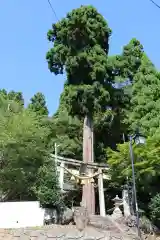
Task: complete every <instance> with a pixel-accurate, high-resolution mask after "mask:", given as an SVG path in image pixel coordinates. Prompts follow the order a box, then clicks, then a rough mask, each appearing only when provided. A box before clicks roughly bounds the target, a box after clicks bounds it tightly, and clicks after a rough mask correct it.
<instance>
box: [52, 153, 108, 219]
mask: <svg viewBox="0 0 160 240" xmlns="http://www.w3.org/2000/svg"><path fill="white" fill-rule="evenodd" d="M52 156H53V157H54V158H55V160H56V162H57V165H58V163H60V166H57V169H58V172H59V185H60V188H61V191H63V186H64V173H65V172H66V173H69V174H70V175H71V179H72V180H78V181H81V184H82V185H83V190H82V201H83V199H84V197H85V198H87V197H88V195H87V196H84V194H85V192H83V191H84V186H85V185H89V184H93V187H94V178H98V191H99V208H100V215H101V216H105V215H106V213H105V200H104V189H103V179H110V177H109V175H108V174H106V173H105V172H107V171H108V170H109V168H108V165H107V164H98V163H87V169H88V170H89V171H88V174H87V175H85V176H82V175H80V174H79V170H75V168H74V169H68V168H67V167H65V165H68V164H69V165H73V166H74V167H75V166H77V167H79V168H80V166H81V165H82V164H83V162H82V161H79V160H75V159H69V158H64V157H60V156H57V155H52ZM91 171H92V173H91ZM93 171H95V172H94V173H93ZM89 200H90V199H89ZM90 201H91V200H90ZM83 204H84V203H83V202H82V205H83ZM86 208H87V206H86ZM87 210H88V208H87Z"/></svg>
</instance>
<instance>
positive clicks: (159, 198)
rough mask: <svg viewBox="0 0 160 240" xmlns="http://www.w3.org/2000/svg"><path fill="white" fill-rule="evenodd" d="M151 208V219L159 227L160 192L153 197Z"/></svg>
mask: <svg viewBox="0 0 160 240" xmlns="http://www.w3.org/2000/svg"><path fill="white" fill-rule="evenodd" d="M149 209H150V214H151V219H152V220H153V222H154V223H155V224H156V225H157V226H158V227H160V194H159V193H158V194H157V195H156V196H154V197H153V198H151V202H150V204H149Z"/></svg>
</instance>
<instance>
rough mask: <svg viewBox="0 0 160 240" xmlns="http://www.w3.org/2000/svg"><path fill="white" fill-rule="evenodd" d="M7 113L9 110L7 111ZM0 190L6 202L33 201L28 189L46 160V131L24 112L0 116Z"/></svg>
mask: <svg viewBox="0 0 160 240" xmlns="http://www.w3.org/2000/svg"><path fill="white" fill-rule="evenodd" d="M8 111H9V110H8ZM0 132H1V134H0V153H1V161H0V189H1V191H2V192H3V194H4V195H6V196H7V199H10V200H11V199H14V200H16V199H26V198H29V197H30V198H32V197H34V196H33V193H32V191H31V186H32V184H33V182H34V181H35V180H36V173H37V171H38V168H39V167H40V166H42V165H43V164H44V162H45V159H46V157H47V156H48V154H49V153H48V149H47V147H46V144H45V139H46V138H47V134H48V130H47V128H45V127H42V126H41V124H40V122H39V121H38V119H37V118H36V116H35V114H33V113H31V112H29V111H27V110H23V111H21V112H19V113H13V112H10V111H9V114H5V115H2V114H0Z"/></svg>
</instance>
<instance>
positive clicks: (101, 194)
mask: <svg viewBox="0 0 160 240" xmlns="http://www.w3.org/2000/svg"><path fill="white" fill-rule="evenodd" d="M98 171H99V176H98V191H99V209H100V215H101V216H102V217H105V216H106V210H105V201H104V190H103V173H102V169H101V168H99V169H98Z"/></svg>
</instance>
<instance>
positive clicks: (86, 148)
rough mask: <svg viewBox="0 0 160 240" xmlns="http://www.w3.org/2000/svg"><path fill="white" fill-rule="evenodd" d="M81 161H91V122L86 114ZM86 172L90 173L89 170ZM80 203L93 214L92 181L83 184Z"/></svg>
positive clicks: (93, 190)
mask: <svg viewBox="0 0 160 240" xmlns="http://www.w3.org/2000/svg"><path fill="white" fill-rule="evenodd" d="M83 162H84V163H93V162H94V152H93V123H92V119H91V118H90V117H89V116H86V117H85V119H84V124H83ZM88 174H92V170H89V172H88ZM82 204H83V206H84V207H86V208H87V211H88V213H89V214H95V189H94V184H93V183H86V184H84V185H83V191H82Z"/></svg>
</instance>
